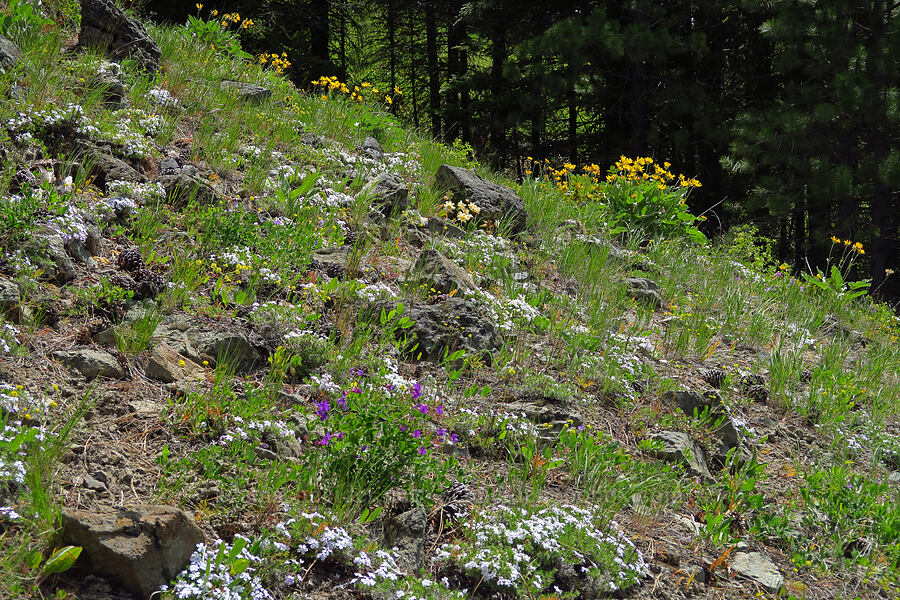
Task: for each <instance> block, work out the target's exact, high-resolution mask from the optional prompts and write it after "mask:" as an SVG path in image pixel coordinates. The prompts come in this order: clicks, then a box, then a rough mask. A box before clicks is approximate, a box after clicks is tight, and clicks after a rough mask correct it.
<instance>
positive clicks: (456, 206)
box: [441, 200, 481, 223]
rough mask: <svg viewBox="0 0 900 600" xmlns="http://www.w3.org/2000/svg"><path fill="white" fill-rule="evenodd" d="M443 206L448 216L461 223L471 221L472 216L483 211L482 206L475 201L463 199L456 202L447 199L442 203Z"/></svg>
mask: <svg viewBox="0 0 900 600" xmlns="http://www.w3.org/2000/svg"><path fill="white" fill-rule="evenodd" d="M441 208H443V209H444V212H445V213H446V214H447V217H448V218H450V219H453V220H456V221H459V222H460V223H467V222H469V221H470V220H471V219H472V217H474V216H475V215H477V214H479V213H480V212H481V207H480V206H478V205H477V204H475V203H474V202H463V201H462V200H460V201H459V202H456V203H454V202H453V200H447V201H446V202H444V203H443V204H442V205H441Z"/></svg>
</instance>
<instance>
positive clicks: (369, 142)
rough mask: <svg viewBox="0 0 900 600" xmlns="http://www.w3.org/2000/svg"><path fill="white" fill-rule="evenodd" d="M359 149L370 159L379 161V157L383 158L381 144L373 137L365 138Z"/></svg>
mask: <svg viewBox="0 0 900 600" xmlns="http://www.w3.org/2000/svg"><path fill="white" fill-rule="evenodd" d="M361 149H362V151H363V152H364V153H366V154H367V155H368V156H370V157H371V158H374V159H375V160H380V159H381V157H383V156H384V150H382V148H381V144H379V143H378V140H376V139H375V138H373V137H367V138H366V139H364V140H363V143H362V147H361Z"/></svg>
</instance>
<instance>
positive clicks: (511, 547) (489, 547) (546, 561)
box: [435, 505, 647, 591]
mask: <svg viewBox="0 0 900 600" xmlns="http://www.w3.org/2000/svg"><path fill="white" fill-rule="evenodd" d="M596 520H597V518H596V515H595V514H594V513H593V512H591V511H588V510H585V509H582V508H579V507H577V506H569V505H563V506H551V507H549V508H544V509H542V510H539V511H537V512H531V511H529V510H526V509H524V508H521V509H518V510H516V509H512V508H509V507H506V506H503V505H500V506H498V507H497V508H496V509H495V510H494V511H492V512H489V513H484V514H482V515H480V516H479V518H477V519H476V520H474V521H472V522H469V523H467V524H466V525H465V527H466V529H467V530H468V532H467V537H468V538H469V539H468V542H463V543H460V544H452V545H450V544H445V545H444V546H442V547H441V548H440V549H439V550H438V552H437V554H436V557H435V560H436V561H446V560H453V561H456V562H458V563H459V564H460V565H461V566H462V567H463V568H464V569H466V570H467V571H469V572H472V573H480V574H481V577H483V579H484V581H486V582H488V583H491V584H493V585H495V586H497V587H500V588H509V589H516V588H522V589H524V588H528V589H532V588H534V589H536V590H537V591H540V590H543V589H544V588H545V587H547V586H549V585H550V584H551V583H553V582H552V581H544V577H543V575H542V573H544V574H545V572H544V571H542V569H543V568H549V569H552V568H553V566H554V565H555V564H556V563H557V561H558V560H559V559H562V560H565V561H566V562H569V563H571V564H573V566H575V568H576V571H577V572H578V573H579V574H580V575H581V576H582V577H590V578H592V579H600V578H602V579H604V580H605V583H607V584H608V589H609V590H610V591H615V590H618V589H624V588H625V587H629V586H631V585H633V584H636V583H639V582H640V579H641V578H643V577H644V576H645V574H646V573H647V565H646V563H645V562H644V558H643V556H642V555H641V553H640V551H639V550H637V549H636V548H635V547H634V544H632V543H631V541H630V540H628V538H626V537H625V535H624V534H623V533H622V532H621V531H620V530H619V528H618V526H617V524H616V523H615V522H611V523H610V524H609V527H608V528H603V529H601V528H599V527H598V526H597V525H596V523H595V522H596ZM573 544H574V545H573ZM532 591H534V590H532Z"/></svg>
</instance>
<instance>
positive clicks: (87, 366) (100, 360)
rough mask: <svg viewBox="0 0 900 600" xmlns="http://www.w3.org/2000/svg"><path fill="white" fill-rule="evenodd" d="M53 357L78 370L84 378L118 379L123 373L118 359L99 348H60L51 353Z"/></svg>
mask: <svg viewBox="0 0 900 600" xmlns="http://www.w3.org/2000/svg"><path fill="white" fill-rule="evenodd" d="M53 358H55V359H56V360H58V361H60V362H61V363H62V364H64V365H65V366H67V367H69V368H70V369H75V370H76V371H78V372H80V373H81V374H82V375H84V377H85V378H86V379H95V378H97V377H100V376H103V377H112V378H115V379H118V378H119V377H122V375H123V374H124V373H123V372H122V367H121V366H119V361H117V360H116V359H115V358H113V357H112V356H111V355H110V354H108V353H106V352H102V351H99V350H91V349H89V348H85V349H82V350H65V351H63V350H60V351H58V352H54V353H53Z"/></svg>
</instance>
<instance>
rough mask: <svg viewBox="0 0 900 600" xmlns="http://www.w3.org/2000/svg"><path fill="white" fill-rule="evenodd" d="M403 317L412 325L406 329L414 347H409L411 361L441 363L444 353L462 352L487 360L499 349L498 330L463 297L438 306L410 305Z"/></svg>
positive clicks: (483, 313) (479, 310)
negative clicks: (484, 357) (479, 355)
mask: <svg viewBox="0 0 900 600" xmlns="http://www.w3.org/2000/svg"><path fill="white" fill-rule="evenodd" d="M404 316H406V317H409V319H410V320H411V321H412V322H413V325H412V326H411V327H410V328H409V329H407V330H406V333H408V334H409V335H410V336H411V337H412V339H413V340H414V343H415V344H416V347H415V348H414V349H413V348H412V347H410V348H409V351H410V354H411V356H412V358H413V359H414V360H419V359H421V360H430V361H434V362H440V361H441V360H443V359H444V356H445V354H448V355H449V354H451V353H453V352H454V351H456V350H464V351H466V352H467V353H471V354H481V355H484V356H486V358H487V359H488V360H490V352H492V351H493V350H497V349H499V348H500V346H501V344H502V339H501V337H500V332H499V328H498V327H497V325H496V324H495V323H494V322H493V321H491V319H490V317H489V316H488V315H487V313H486V312H485V311H484V310H483V309H482V308H481V307H479V306H478V305H477V304H475V303H474V302H472V301H471V300H468V299H466V298H456V297H453V298H449V299H447V300H445V301H444V302H441V303H440V304H431V305H429V304H412V305H410V306H408V307H406V310H405V312H404Z"/></svg>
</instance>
